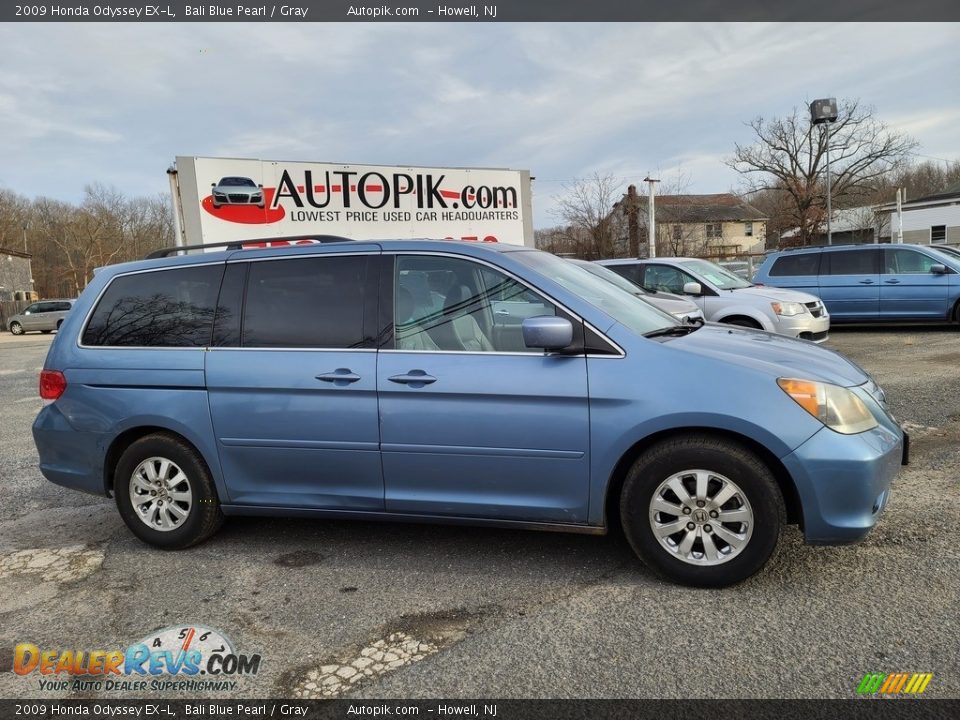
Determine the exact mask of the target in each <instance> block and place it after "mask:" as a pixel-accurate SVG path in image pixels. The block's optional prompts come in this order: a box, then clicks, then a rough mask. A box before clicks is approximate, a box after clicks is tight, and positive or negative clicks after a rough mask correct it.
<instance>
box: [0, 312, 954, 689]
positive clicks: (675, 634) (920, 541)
mask: <svg viewBox="0 0 960 720" xmlns="http://www.w3.org/2000/svg"><path fill="white" fill-rule="evenodd" d="M49 341H50V338H49V337H48V336H40V335H27V336H24V337H19V338H14V337H12V336H10V335H9V334H6V333H3V334H0V402H2V407H3V409H4V412H3V414H2V418H0V493H2V495H0V497H2V498H3V507H4V510H5V512H4V513H3V515H2V516H0V671H6V670H9V669H10V668H11V665H12V650H13V647H14V645H16V644H17V643H23V642H32V643H35V644H37V645H38V646H40V647H41V648H59V649H66V648H83V649H90V650H94V649H104V650H110V649H114V648H123V647H126V646H127V645H129V644H130V643H132V642H135V641H136V640H138V639H140V638H143V637H144V636H146V635H147V634H148V633H150V632H151V631H153V630H157V629H159V628H163V627H167V626H172V625H180V624H183V625H184V626H189V625H191V624H199V625H203V626H206V627H212V628H217V629H219V630H221V631H223V633H224V634H225V635H226V636H227V637H229V638H230V639H231V640H232V641H233V643H234V646H235V648H236V649H237V651H238V652H240V653H247V654H250V653H259V654H261V655H262V666H261V668H260V672H259V674H257V675H256V676H247V677H239V678H238V677H234V678H233V679H232V680H233V681H235V683H236V685H235V686H234V688H233V689H232V690H226V691H219V692H207V693H196V692H193V693H190V692H188V693H186V695H192V696H197V695H198V694H202V695H203V696H205V697H211V698H212V697H224V698H225V697H284V696H285V697H294V696H296V697H312V696H317V697H319V696H325V697H330V696H337V695H339V696H344V697H396V698H411V697H412V698H415V697H438V696H439V697H475V696H484V697H560V698H563V697H571V698H572V697H663V698H686V697H693V698H696V697H731V698H748V697H839V698H848V697H852V696H853V695H854V689H855V687H856V685H857V683H858V682H859V680H860V678H861V677H862V676H863V674H864V673H865V672H868V671H870V672H895V671H910V672H933V673H934V674H935V676H934V679H933V681H932V682H931V683H930V685H929V687H928V688H927V691H926V694H927V695H928V696H936V697H958V696H960V659H958V653H957V644H956V637H957V630H958V627H957V625H958V623H957V618H958V615H960V613H958V611H957V605H958V601H960V583H958V580H957V578H958V576H960V549H958V545H957V544H955V543H954V540H955V539H956V537H957V527H958V524H960V508H958V499H960V481H958V473H957V468H958V467H960V449H958V448H960V445H958V439H960V376H958V372H957V367H958V361H960V332H958V331H957V329H956V328H913V327H911V328H895V329H883V330H880V331H877V330H861V329H843V330H836V329H835V330H834V331H833V333H832V338H831V340H830V342H829V346H830V347H833V348H835V349H838V350H840V351H842V352H844V353H846V354H848V355H850V356H851V357H852V358H853V359H855V360H856V361H857V362H859V363H860V364H861V365H862V366H863V367H865V368H866V369H867V370H868V371H869V372H870V373H872V374H873V375H874V377H875V378H876V379H877V380H878V382H879V383H880V384H881V385H882V386H883V387H884V388H885V389H886V391H887V393H888V395H889V398H890V401H891V405H892V409H893V411H894V412H895V414H896V415H897V417H898V418H899V419H900V420H901V421H903V422H906V423H908V424H909V426H910V429H911V434H912V438H913V457H912V459H913V462H912V464H911V466H910V467H908V468H905V469H904V470H903V472H902V473H901V474H900V476H899V477H898V479H897V482H896V485H895V490H894V493H893V496H892V499H891V501H890V505H889V507H888V510H887V512H886V514H885V516H884V517H883V519H882V520H881V522H880V524H879V525H878V527H877V528H876V529H875V531H874V532H873V533H872V534H871V535H870V536H868V538H867V539H866V540H865V541H864V542H863V543H861V544H859V545H856V546H848V547H839V548H814V547H808V546H805V545H803V544H802V542H801V537H800V534H799V532H798V531H797V530H796V529H790V530H789V531H788V532H787V534H786V535H785V538H784V542H783V544H782V548H781V552H780V555H779V558H778V559H777V560H776V561H775V563H774V564H773V565H772V567H770V569H769V570H768V571H767V572H765V573H764V574H762V575H761V576H759V577H757V578H754V579H751V580H750V581H748V582H746V583H744V584H742V585H740V586H738V587H735V588H731V589H726V590H721V591H708V590H690V589H685V588H680V587H675V586H671V585H668V584H665V583H662V582H660V581H659V580H657V579H656V578H655V577H653V576H652V575H651V574H650V573H649V572H648V571H647V570H645V569H644V567H643V566H642V565H640V564H639V563H638V562H637V561H635V560H634V559H633V556H632V555H631V553H630V551H629V550H628V548H627V547H626V543H625V541H624V540H623V539H622V538H621V537H619V536H615V535H614V536H609V537H600V538H597V537H588V536H576V535H560V534H551V533H532V532H519V531H505V530H490V529H476V528H456V527H444V526H428V525H423V526H417V525H389V524H377V523H359V522H319V521H306V520H286V519H232V520H230V521H229V522H228V523H227V525H226V526H225V527H224V529H223V530H222V531H221V532H220V533H219V534H218V535H217V536H215V537H214V538H213V539H212V540H211V541H209V542H207V543H206V544H204V545H202V546H200V547H197V548H193V549H191V550H189V551H185V552H179V553H165V552H160V551H156V550H152V549H150V548H148V547H146V546H144V545H143V544H141V543H140V542H138V541H137V540H136V539H135V538H134V537H133V536H132V535H131V534H130V533H129V532H128V531H127V530H126V529H125V527H124V526H123V524H122V523H121V521H120V518H119V517H118V515H117V513H116V511H115V509H114V507H113V504H112V502H111V501H108V500H106V499H99V498H96V497H93V496H89V495H83V494H80V493H76V492H71V491H68V490H65V489H62V488H59V487H57V486H55V485H52V484H51V483H48V482H47V481H46V480H44V479H43V477H42V476H41V475H40V473H39V471H38V470H37V467H36V464H37V456H36V451H35V449H34V447H33V443H32V440H31V436H30V423H31V422H32V420H33V418H34V416H35V415H36V413H37V411H38V410H39V408H40V402H39V400H38V399H37V395H36V378H37V372H38V371H39V369H40V366H41V365H42V363H43V358H44V354H45V352H46V348H47V346H48V344H49ZM38 677H40V676H39V675H38V674H37V673H34V674H33V675H31V676H29V677H26V678H25V677H20V676H17V675H15V674H14V673H12V672H0V697H5V698H23V697H44V696H47V697H70V696H71V695H69V691H57V690H51V691H42V690H40V689H39V686H38ZM147 696H155V693H151V692H139V693H138V692H122V691H107V690H103V691H99V692H97V691H89V690H88V691H84V692H81V693H78V694H74V695H72V697H105V698H114V699H119V698H124V697H147ZM164 696H167V697H169V696H175V693H174V694H170V693H167V694H165V695H164Z"/></svg>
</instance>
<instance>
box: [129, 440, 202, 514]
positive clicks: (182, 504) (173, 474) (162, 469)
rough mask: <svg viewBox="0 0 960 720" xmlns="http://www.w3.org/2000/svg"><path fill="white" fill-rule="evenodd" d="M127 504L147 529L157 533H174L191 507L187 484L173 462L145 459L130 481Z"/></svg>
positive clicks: (160, 459)
mask: <svg viewBox="0 0 960 720" xmlns="http://www.w3.org/2000/svg"><path fill="white" fill-rule="evenodd" d="M130 503H131V504H132V505H133V510H134V512H135V513H136V515H137V517H138V518H140V520H141V521H142V522H143V523H144V524H145V525H146V526H147V527H149V528H152V529H153V530H159V531H160V532H169V531H171V530H176V529H177V528H179V527H181V526H182V525H183V523H184V522H185V521H186V519H187V517H189V515H190V508H191V507H192V506H193V491H192V489H191V487H190V480H189V478H187V475H186V473H184V472H183V470H181V469H180V466H179V465H177V464H176V463H175V462H173V461H172V460H169V459H167V458H163V457H150V458H147V459H146V460H144V461H143V462H141V463H140V464H139V465H137V467H136V469H135V470H134V471H133V475H132V476H131V477H130Z"/></svg>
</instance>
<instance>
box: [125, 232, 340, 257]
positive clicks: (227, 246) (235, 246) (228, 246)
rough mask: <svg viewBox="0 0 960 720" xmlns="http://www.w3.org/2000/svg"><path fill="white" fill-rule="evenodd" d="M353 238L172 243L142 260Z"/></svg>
mask: <svg viewBox="0 0 960 720" xmlns="http://www.w3.org/2000/svg"><path fill="white" fill-rule="evenodd" d="M352 241H353V238H348V237H341V236H339V235H289V236H286V237H267V238H251V239H249V240H230V241H228V242H220V243H201V244H200V245H174V246H173V247H165V248H160V249H159V250H154V251H153V252H150V253H148V254H147V256H146V257H145V258H144V260H156V259H157V258H165V257H170V256H171V255H174V254H176V253H180V252H184V251H186V250H206V249H209V248H220V249H222V250H261V249H263V248H269V247H270V244H269V243H283V245H280V246H278V247H284V248H288V247H290V246H291V245H295V244H301V245H313V244H317V243H334V242H352Z"/></svg>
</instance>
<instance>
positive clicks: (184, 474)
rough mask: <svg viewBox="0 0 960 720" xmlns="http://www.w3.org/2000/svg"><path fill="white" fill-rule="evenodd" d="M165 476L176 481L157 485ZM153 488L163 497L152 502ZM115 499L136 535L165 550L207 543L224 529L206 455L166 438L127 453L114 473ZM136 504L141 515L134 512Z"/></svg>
mask: <svg viewBox="0 0 960 720" xmlns="http://www.w3.org/2000/svg"><path fill="white" fill-rule="evenodd" d="M164 463H169V464H168V465H165V464H164ZM165 470H166V472H164V471H165ZM176 470H179V473H178V472H176ZM163 475H165V476H166V478H167V479H168V481H170V482H169V484H168V485H166V486H165V485H164V483H163V482H161V483H160V484H159V485H158V484H157V480H158V479H160V477H161V476H163ZM181 478H182V479H181ZM148 488H149V489H152V488H156V490H153V492H158V493H160V494H159V495H150V496H149V498H148V497H147V496H148V492H147V490H148ZM174 493H176V494H175V495H174ZM114 496H115V497H116V501H117V509H118V510H119V511H120V517H122V518H123V521H124V522H125V523H126V524H127V527H128V528H130V530H131V532H133V534H134V535H136V536H137V537H138V538H140V539H141V540H143V541H144V542H145V543H148V544H150V545H154V546H155V547H158V548H161V549H163V550H182V549H184V548H188V547H190V546H191V545H196V544H197V543H200V542H203V541H204V540H206V539H207V538H208V537H210V536H211V535H213V533H215V532H216V531H217V530H218V529H219V528H220V526H221V525H222V524H223V513H222V512H221V511H220V500H219V498H218V497H217V490H216V487H215V486H214V484H213V478H212V477H211V476H210V470H209V469H208V468H207V464H206V463H205V462H204V460H203V458H202V457H201V456H200V453H198V452H197V450H196V449H195V448H194V447H193V446H191V445H189V444H187V443H186V442H184V441H183V440H180V439H178V438H175V437H173V436H171V435H167V434H165V433H155V434H153V435H147V436H145V437H142V438H140V439H139V440H137V441H135V442H134V443H132V444H131V445H130V447H128V448H127V449H126V450H125V451H124V453H123V454H122V455H121V456H120V459H119V460H118V461H117V464H116V467H115V469H114ZM164 496H165V500H164ZM153 497H156V498H157V499H156V500H154V499H150V498H153ZM135 498H136V499H137V500H138V504H137V506H138V507H139V508H141V510H139V511H138V510H136V509H134V499H135ZM164 501H165V502H166V507H163V503H164ZM173 508H176V510H175V511H173V512H171V510H172V509H173ZM181 515H183V516H182V517H181ZM164 526H166V529H163V527H164Z"/></svg>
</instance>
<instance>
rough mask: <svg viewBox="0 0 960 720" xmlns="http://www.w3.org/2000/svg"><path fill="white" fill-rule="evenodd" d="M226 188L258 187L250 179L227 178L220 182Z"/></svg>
mask: <svg viewBox="0 0 960 720" xmlns="http://www.w3.org/2000/svg"><path fill="white" fill-rule="evenodd" d="M220 184H221V185H223V186H225V187H256V186H257V184H256V183H255V182H253V180H251V179H250V178H245V177H225V178H223V180H221V181H220Z"/></svg>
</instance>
